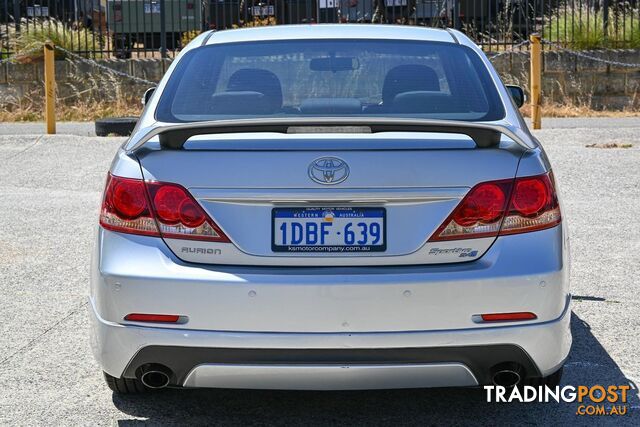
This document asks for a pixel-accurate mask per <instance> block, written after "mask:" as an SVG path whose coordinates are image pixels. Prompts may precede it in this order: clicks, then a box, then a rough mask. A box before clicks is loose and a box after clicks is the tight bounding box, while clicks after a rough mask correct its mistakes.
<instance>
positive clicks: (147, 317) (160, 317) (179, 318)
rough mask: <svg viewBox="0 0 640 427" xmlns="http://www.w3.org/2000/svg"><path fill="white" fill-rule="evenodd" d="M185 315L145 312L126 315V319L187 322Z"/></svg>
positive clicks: (134, 320) (153, 321)
mask: <svg viewBox="0 0 640 427" xmlns="http://www.w3.org/2000/svg"><path fill="white" fill-rule="evenodd" d="M184 319H186V317H185V316H178V315H174V314H143V313H131V314H127V315H126V316H125V317H124V320H128V321H130V322H151V323H185V322H184Z"/></svg>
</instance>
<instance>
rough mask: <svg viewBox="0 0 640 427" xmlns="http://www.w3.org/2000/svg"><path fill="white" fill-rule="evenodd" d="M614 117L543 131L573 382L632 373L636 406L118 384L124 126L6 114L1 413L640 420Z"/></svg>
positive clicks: (633, 194)
mask: <svg viewBox="0 0 640 427" xmlns="http://www.w3.org/2000/svg"><path fill="white" fill-rule="evenodd" d="M610 120H611V119H588V120H587V119H582V120H573V121H572V120H565V121H557V123H558V124H556V125H555V126H550V125H549V126H547V129H545V130H542V131H537V132H536V136H537V137H538V138H539V139H540V140H541V141H542V142H543V145H544V147H545V149H546V150H547V152H548V154H549V157H550V158H551V161H552V163H553V166H554V171H555V174H556V176H557V179H558V181H559V182H560V185H561V190H562V196H563V202H564V206H563V208H564V212H563V214H564V217H565V220H567V221H569V228H570V232H571V246H572V273H571V278H572V291H573V294H574V299H573V315H572V317H573V319H572V330H573V335H574V345H573V349H572V352H571V356H570V358H569V360H568V362H567V364H566V368H565V376H564V378H563V384H564V385H574V386H577V385H595V384H600V385H605V386H608V385H626V384H631V385H632V386H633V390H632V391H631V392H630V394H629V401H628V413H627V415H626V416H623V417H611V416H607V417H598V416H593V417H587V416H578V415H576V411H577V408H578V405H577V404H576V403H560V404H557V403H529V404H525V403H522V404H520V403H511V404H506V403H502V404H497V403H486V402H485V394H484V392H483V391H482V390H477V389H431V390H395V391H394V390H391V391H361V392H294V391H291V392H287V391H243V390H166V391H162V392H159V393H154V394H151V395H144V396H119V395H114V394H112V393H111V391H110V390H109V389H108V388H107V387H106V385H105V384H104V382H103V379H102V376H101V373H100V368H99V367H98V365H97V364H96V362H95V361H94V360H93V357H92V355H91V352H90V349H89V337H88V333H89V329H88V311H87V305H86V300H87V293H88V278H89V258H90V251H91V247H92V244H93V236H94V232H95V227H96V223H97V215H98V208H99V203H100V198H101V192H102V186H103V184H104V180H105V174H106V171H107V169H108V167H109V164H110V162H111V159H112V156H113V154H114V152H115V150H116V149H117V147H118V146H119V145H120V144H121V143H122V142H123V138H96V137H86V136H85V137H82V136H73V135H56V136H43V135H38V134H35V132H39V131H38V130H37V129H36V130H33V131H32V132H34V133H31V134H29V133H26V134H25V133H23V132H24V131H23V129H21V128H20V126H17V127H15V128H14V127H13V125H8V124H0V134H2V135H0V319H1V321H0V349H1V351H0V361H1V363H0V425H114V424H117V425H124V426H127V425H139V424H145V423H148V424H234V425H256V424H279V425H282V424H298V425H301V424H305V425H308V424H345V425H346V424H348V425H358V424H361V425H363V424H375V425H380V424H386V425H388V424H421V425H425V424H428V425H439V424H447V425H451V424H453V425H455V424H471V425H485V424H500V425H503V424H534V425H535V424H540V425H542V424H554V425H556V424H561V423H562V424H564V423H571V424H579V425H584V424H592V423H594V424H616V425H619V424H628V425H639V424H640V400H639V397H638V390H637V387H636V385H635V384H636V383H640V354H639V349H640V345H639V344H640V340H639V338H638V331H639V330H640V296H639V290H640V288H639V287H638V280H639V278H640V263H638V261H637V259H638V253H640V227H639V226H640V220H639V218H640V167H639V166H640V142H639V141H638V136H639V135H640V118H639V119H625V120H623V121H621V122H620V121H617V122H611V121H610ZM548 124H549V123H548ZM83 126H86V125H83ZM19 128H20V129H19ZM12 129H13V130H12ZM80 131H83V130H82V129H81V130H80ZM80 131H78V132H80ZM70 132H71V133H74V132H73V131H70ZM78 132H75V133H78ZM21 133H22V134H21ZM19 134H20V135H19ZM593 143H618V144H621V145H622V144H632V147H631V148H589V147H586V146H587V145H589V144H593ZM606 406H607V407H609V406H610V404H608V405H606Z"/></svg>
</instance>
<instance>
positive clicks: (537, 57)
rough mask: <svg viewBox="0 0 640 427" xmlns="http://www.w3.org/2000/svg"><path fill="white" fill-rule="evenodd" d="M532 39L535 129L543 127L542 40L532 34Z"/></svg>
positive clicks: (532, 109)
mask: <svg viewBox="0 0 640 427" xmlns="http://www.w3.org/2000/svg"><path fill="white" fill-rule="evenodd" d="M530 41H531V50H530V54H531V61H530V62H531V73H530V74H531V87H530V93H531V123H532V125H533V128H534V129H541V128H542V117H541V111H540V99H541V92H542V42H541V39H540V35H538V34H532V35H531V36H530Z"/></svg>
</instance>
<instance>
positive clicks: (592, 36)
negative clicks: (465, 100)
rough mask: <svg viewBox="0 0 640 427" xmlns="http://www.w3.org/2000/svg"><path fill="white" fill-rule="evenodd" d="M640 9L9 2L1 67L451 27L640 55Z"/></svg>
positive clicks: (536, 4)
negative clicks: (261, 40) (269, 29)
mask: <svg viewBox="0 0 640 427" xmlns="http://www.w3.org/2000/svg"><path fill="white" fill-rule="evenodd" d="M639 6H640V0H627V1H618V0H529V1H526V0H475V1H474V0H0V59H2V58H3V57H4V58H6V57H9V56H11V55H15V54H18V55H20V53H21V52H26V51H28V50H29V49H31V50H33V47H34V46H38V45H41V43H42V41H43V40H44V39H46V38H50V39H52V40H53V41H54V43H56V45H59V46H62V47H63V48H65V49H67V50H68V51H71V52H75V53H76V54H79V55H82V56H84V57H88V58H94V59H95V58H104V57H117V58H129V57H132V56H134V57H167V56H169V57H170V56H172V55H174V54H175V53H176V52H177V51H179V50H180V49H181V47H182V46H184V45H185V44H186V43H188V42H189V41H190V40H191V39H193V38H194V37H195V36H197V35H198V34H199V33H201V32H202V31H204V30H207V29H226V28H238V27H251V26H262V25H278V24H298V23H346V22H351V23H363V24H364V23H372V22H373V23H388V24H398V25H418V26H429V27H452V28H457V29H460V30H461V31H464V32H465V33H466V34H468V35H469V36H471V37H472V38H473V39H474V40H476V42H477V43H478V44H480V45H481V46H482V47H483V48H484V49H485V50H487V51H493V52H499V51H503V50H505V49H508V48H512V47H513V46H517V45H518V44H519V43H521V42H522V41H523V40H526V39H527V37H528V36H529V34H531V33H533V32H537V33H540V34H541V35H542V37H543V38H545V39H546V40H549V41H551V42H554V43H556V44H559V45H561V46H563V47H566V48H572V49H593V48H640V10H639Z"/></svg>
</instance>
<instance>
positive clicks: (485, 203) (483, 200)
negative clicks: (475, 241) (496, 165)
mask: <svg viewBox="0 0 640 427" xmlns="http://www.w3.org/2000/svg"><path fill="white" fill-rule="evenodd" d="M506 199H507V196H506V195H505V194H504V190H503V188H501V187H500V186H499V185H497V184H480V185H479V186H477V187H476V188H475V189H474V190H473V191H472V192H471V194H470V195H469V197H467V198H465V200H464V203H462V204H461V205H460V207H459V208H458V209H456V212H455V213H454V215H453V220H454V221H455V222H456V223H458V225H461V226H463V227H468V226H470V225H474V224H476V223H478V222H483V223H491V222H495V221H496V220H498V219H500V217H501V216H502V213H503V212H504V204H505V201H506Z"/></svg>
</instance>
